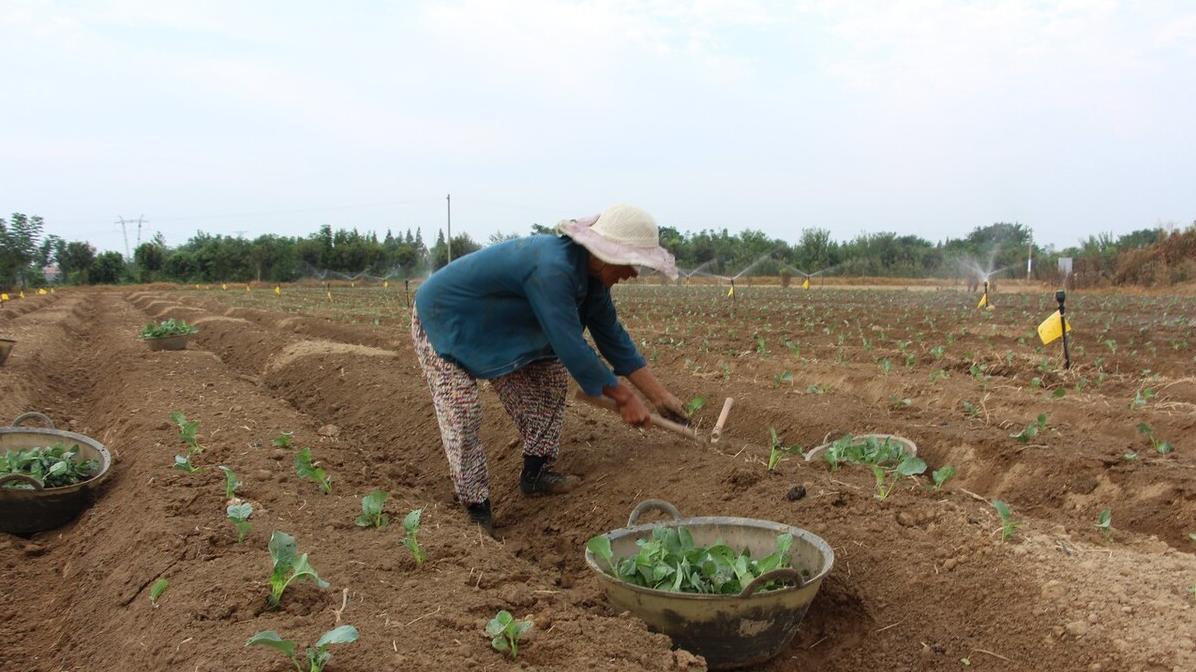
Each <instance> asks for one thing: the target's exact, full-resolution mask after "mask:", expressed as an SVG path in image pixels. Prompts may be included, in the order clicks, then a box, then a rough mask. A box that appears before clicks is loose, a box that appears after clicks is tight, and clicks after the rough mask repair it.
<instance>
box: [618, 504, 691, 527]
mask: <svg viewBox="0 0 1196 672" xmlns="http://www.w3.org/2000/svg"><path fill="white" fill-rule="evenodd" d="M648 511H660V512H661V513H667V514H669V515H670V516H672V517H673V520H674V521H675V522H681V518H682V515H681V512H680V511H678V510H677V507H675V506H673V505H672V504H669V503H668V502H666V501H664V500H663V499H645V500H644V501H642V502H640V503H639V504H638V505H637V506H636V507H635V508H634V509H632V510H631V515H630V516H627V527H632V526H634V525H636V524H638V523H639V522H640V516H642V515H644V513H646V512H648Z"/></svg>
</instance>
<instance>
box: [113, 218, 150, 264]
mask: <svg viewBox="0 0 1196 672" xmlns="http://www.w3.org/2000/svg"><path fill="white" fill-rule="evenodd" d="M116 223H117V224H120V233H121V235H122V236H123V237H124V239H125V259H132V258H133V256H132V255H131V254H129V224H132V223H133V220H132V219H130V220H128V221H127V222H126V221H125V218H124V217H123V216H118V218H117V220H116ZM143 224H149V220H148V219H146V218H145V215H137V247H141V226H142V225H143Z"/></svg>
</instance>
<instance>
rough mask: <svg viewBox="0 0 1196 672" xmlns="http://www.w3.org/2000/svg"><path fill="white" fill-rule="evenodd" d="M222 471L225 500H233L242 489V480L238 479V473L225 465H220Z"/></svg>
mask: <svg viewBox="0 0 1196 672" xmlns="http://www.w3.org/2000/svg"><path fill="white" fill-rule="evenodd" d="M220 471H223V472H224V498H225V499H226V500H227V499H232V498H233V497H234V496H236V494H237V490H238V489H239V488H240V487H241V480H240V479H238V478H237V472H235V471H233V470H232V469H229V468H228V467H226V466H224V465H223V464H222V465H220Z"/></svg>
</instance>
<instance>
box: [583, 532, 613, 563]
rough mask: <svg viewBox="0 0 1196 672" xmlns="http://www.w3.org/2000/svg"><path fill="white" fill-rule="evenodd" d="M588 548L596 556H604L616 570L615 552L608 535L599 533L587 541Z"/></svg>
mask: <svg viewBox="0 0 1196 672" xmlns="http://www.w3.org/2000/svg"><path fill="white" fill-rule="evenodd" d="M586 550H588V551H589V552H591V553H593V554H594V556H595V557H599V558H602V559H603V560H604V561H605V562H606V564H607V565H608V566H609V567H610V568H611V570H612V571H614V568H615V567H614V563H613V562H612V559H613V558H614V552H613V551H611V547H610V538H608V537H607V536H606V535H598V536H596V537H593V538H591V539H590V540H589V541H587V542H586Z"/></svg>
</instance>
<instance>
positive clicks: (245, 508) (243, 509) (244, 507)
mask: <svg viewBox="0 0 1196 672" xmlns="http://www.w3.org/2000/svg"><path fill="white" fill-rule="evenodd" d="M224 513H225V515H227V516H228V517H229V518H232V519H233V520H246V519H247V518H249V516H251V515H253V505H252V504H250V503H249V502H241V503H240V504H229V505H228V507H226V508H225V509H224Z"/></svg>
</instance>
